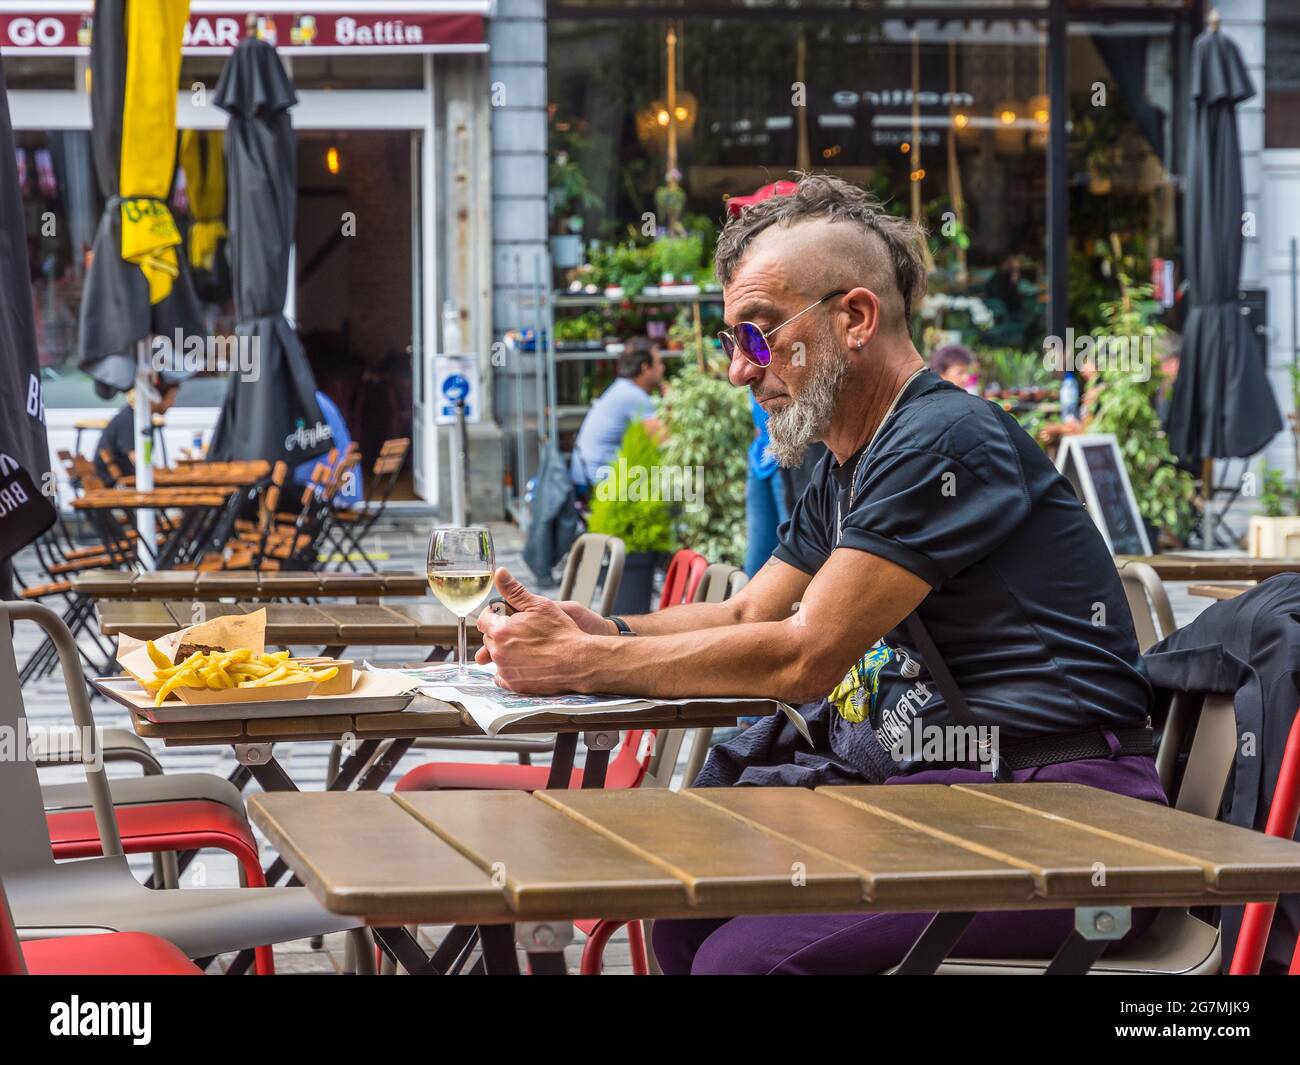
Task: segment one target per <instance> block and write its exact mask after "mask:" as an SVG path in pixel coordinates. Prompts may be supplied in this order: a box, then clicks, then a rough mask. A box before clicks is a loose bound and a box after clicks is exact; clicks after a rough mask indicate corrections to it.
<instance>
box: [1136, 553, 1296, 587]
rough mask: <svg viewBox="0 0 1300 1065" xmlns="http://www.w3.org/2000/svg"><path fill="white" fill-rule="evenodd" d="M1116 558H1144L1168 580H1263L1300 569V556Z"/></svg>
mask: <svg viewBox="0 0 1300 1065" xmlns="http://www.w3.org/2000/svg"><path fill="white" fill-rule="evenodd" d="M1115 561H1116V562H1125V561H1128V562H1141V563H1144V564H1146V565H1148V566H1150V567H1151V568H1152V569H1154V570H1155V571H1156V573H1157V574H1158V575H1159V576H1160V579H1161V580H1165V581H1262V580H1267V579H1268V578H1269V577H1273V576H1276V575H1277V574H1279V573H1300V558H1248V557H1245V556H1243V555H1196V556H1190V557H1189V556H1186V555H1178V554H1168V555H1117V556H1116V558H1115Z"/></svg>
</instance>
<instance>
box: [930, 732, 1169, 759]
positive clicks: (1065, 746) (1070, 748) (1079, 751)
mask: <svg viewBox="0 0 1300 1065" xmlns="http://www.w3.org/2000/svg"><path fill="white" fill-rule="evenodd" d="M1106 732H1109V733H1110V735H1111V736H1112V737H1114V739H1115V742H1116V744H1118V749H1116V748H1115V747H1112V746H1111V744H1110V743H1109V742H1108V741H1107V738H1106ZM1155 749H1156V745H1155V733H1154V732H1152V730H1151V729H1150V727H1148V726H1146V725H1143V726H1140V727H1138V728H1122V729H1108V730H1102V729H1100V728H1094V729H1088V730H1086V731H1084V732H1066V733H1061V734H1058V735H1055V736H1038V737H1035V738H1034V739H1028V740H1016V741H1014V742H1011V743H999V744H998V748H997V756H998V765H999V768H1000V769H1003V770H1015V769H1038V768H1041V767H1042V766H1045V765H1060V764H1061V763H1062V762H1078V761H1082V760H1084V759H1087V758H1119V757H1121V756H1123V755H1134V754H1136V755H1143V754H1145V755H1151V754H1155ZM972 764H973V763H971V762H951V763H943V764H939V765H936V764H935V763H933V762H930V763H926V764H923V765H920V766H919V767H918V769H923V770H924V769H968V768H970V767H971V766H972Z"/></svg>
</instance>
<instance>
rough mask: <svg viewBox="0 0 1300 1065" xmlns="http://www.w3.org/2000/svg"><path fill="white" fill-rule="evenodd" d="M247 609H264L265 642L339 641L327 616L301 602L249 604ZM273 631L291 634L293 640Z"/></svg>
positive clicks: (335, 625) (335, 626) (335, 628)
mask: <svg viewBox="0 0 1300 1065" xmlns="http://www.w3.org/2000/svg"><path fill="white" fill-rule="evenodd" d="M249 607H250V610H261V609H265V610H266V629H267V633H266V642H267V643H274V644H280V643H296V642H301V643H323V644H333V643H338V642H339V627H338V623H337V622H336V621H334V620H333V619H332V618H331V617H329V615H327V614H324V613H322V612H321V611H320V610H318V609H316V607H314V606H307V605H305V604H303V603H267V604H265V606H264V607H263V606H262V605H260V604H250V605H249ZM276 629H284V630H288V632H292V634H293V638H292V639H288V638H287V632H275V631H274V630H276Z"/></svg>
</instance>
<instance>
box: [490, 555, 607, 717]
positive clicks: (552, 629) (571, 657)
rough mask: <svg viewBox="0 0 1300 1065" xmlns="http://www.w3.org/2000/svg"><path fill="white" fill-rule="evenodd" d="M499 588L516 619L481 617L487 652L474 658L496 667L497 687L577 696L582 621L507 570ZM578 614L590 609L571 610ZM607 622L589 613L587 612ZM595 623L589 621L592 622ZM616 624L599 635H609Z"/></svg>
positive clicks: (501, 571) (500, 576) (501, 573)
mask: <svg viewBox="0 0 1300 1065" xmlns="http://www.w3.org/2000/svg"><path fill="white" fill-rule="evenodd" d="M496 586H497V590H498V591H499V592H500V593H501V595H502V597H503V598H504V599H505V601H506V602H507V603H509V604H510V606H511V607H513V608H514V610H515V613H514V614H512V615H510V616H509V617H504V616H502V615H500V614H495V613H493V612H492V611H489V610H484V611H483V612H482V613H481V614H479V616H478V623H477V624H478V630H479V632H481V633H482V634H483V646H482V647H481V648H479V650H478V651H477V652H476V653H475V655H474V660H475V661H476V662H478V663H479V664H480V665H486V664H487V663H488V662H495V663H496V667H497V684H499V685H500V686H501V687H503V688H509V689H510V690H511V691H517V692H520V693H523V694H528V695H554V694H556V693H559V692H571V691H574V690H575V688H574V683H575V679H576V677H577V675H578V670H577V669H575V666H576V665H577V664H578V662H579V660H580V659H581V657H582V648H581V643H582V641H583V640H584V639H585V638H586V637H585V635H584V632H585V631H589V630H584V628H582V627H580V625H579V622H578V620H576V619H575V618H574V617H573V616H571V615H570V614H569V613H568V612H567V611H566V610H564V609H563V608H562V607H561V605H560V604H559V603H556V602H554V601H552V600H550V599H547V598H546V597H545V596H543V595H535V594H534V593H533V592H530V591H529V590H528V589H527V588H525V587H524V586H523V585H522V584H520V583H519V582H518V581H517V580H515V578H514V577H512V576H510V572H509V571H508V570H506V569H499V570H497V572H496ZM569 605H572V606H573V607H576V608H577V609H578V610H585V608H583V607H581V606H579V605H578V604H576V603H574V604H569ZM585 612H586V614H588V615H590V618H594V619H595V620H596V621H598V622H602V619H601V618H599V617H598V616H597V615H596V614H594V613H592V611H590V610H586V611H585ZM590 618H586V619H584V620H587V621H590ZM610 624H611V623H603V624H602V628H601V629H600V630H599V631H600V633H601V634H608V633H609V628H610Z"/></svg>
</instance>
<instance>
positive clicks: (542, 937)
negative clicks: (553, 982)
mask: <svg viewBox="0 0 1300 1065" xmlns="http://www.w3.org/2000/svg"><path fill="white" fill-rule="evenodd" d="M515 934H516V937H517V938H518V941H519V945H520V946H521V947H523V948H524V951H525V953H526V954H527V955H528V968H529V971H530V972H531V973H532V974H533V975H534V976H564V975H566V974H567V972H568V969H567V968H566V967H565V964H564V948H565V947H567V946H568V945H569V944H570V943H572V942H573V924H572V922H570V921H526V922H521V923H520V924H518V925H516V926H515Z"/></svg>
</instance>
